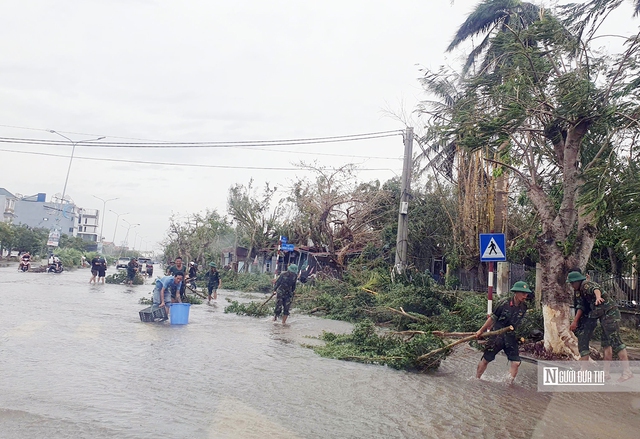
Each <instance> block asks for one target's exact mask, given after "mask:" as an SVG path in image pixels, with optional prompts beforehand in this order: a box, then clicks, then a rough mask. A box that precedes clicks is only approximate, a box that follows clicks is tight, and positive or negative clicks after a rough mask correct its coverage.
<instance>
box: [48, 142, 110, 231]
mask: <svg viewBox="0 0 640 439" xmlns="http://www.w3.org/2000/svg"><path fill="white" fill-rule="evenodd" d="M49 132H50V133H53V134H57V135H58V136H60V137H64V138H65V139H67V140H68V141H69V142H71V144H72V145H73V148H71V158H70V159H69V167H68V168H67V177H66V178H65V179H64V188H63V189H62V198H61V199H60V210H59V211H58V219H59V218H60V216H59V215H60V211H61V210H62V203H63V202H64V196H65V195H66V194H67V183H68V182H69V173H70V172H71V163H73V154H74V153H75V152H76V145H77V144H78V143H84V142H95V141H96V140H102V139H104V138H105V137H104V136H103V137H98V138H97V139H89V140H79V141H77V142H74V141H73V140H71V139H70V138H68V137H67V136H65V135H64V134H60V133H59V132H57V131H55V130H49Z"/></svg>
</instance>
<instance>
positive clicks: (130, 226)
mask: <svg viewBox="0 0 640 439" xmlns="http://www.w3.org/2000/svg"><path fill="white" fill-rule="evenodd" d="M122 221H124V222H125V223H127V224H129V227H127V234H126V235H125V237H124V240H125V241H127V248H128V247H129V230H131V228H132V227H138V226H139V225H140V224H131V223H130V222H129V221H127V220H126V219H124V218H122ZM134 244H135V243H134Z"/></svg>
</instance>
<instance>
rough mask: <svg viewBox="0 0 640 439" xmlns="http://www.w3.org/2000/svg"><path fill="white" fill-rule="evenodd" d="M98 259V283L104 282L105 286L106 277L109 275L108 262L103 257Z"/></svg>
mask: <svg viewBox="0 0 640 439" xmlns="http://www.w3.org/2000/svg"><path fill="white" fill-rule="evenodd" d="M98 259H99V261H98V262H99V263H98V283H100V282H102V283H103V284H104V277H105V276H106V274H107V260H106V259H105V257H104V256H102V255H100V257H99V258H98Z"/></svg>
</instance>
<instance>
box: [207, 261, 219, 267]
mask: <svg viewBox="0 0 640 439" xmlns="http://www.w3.org/2000/svg"><path fill="white" fill-rule="evenodd" d="M209 267H213V268H217V265H216V263H215V262H209Z"/></svg>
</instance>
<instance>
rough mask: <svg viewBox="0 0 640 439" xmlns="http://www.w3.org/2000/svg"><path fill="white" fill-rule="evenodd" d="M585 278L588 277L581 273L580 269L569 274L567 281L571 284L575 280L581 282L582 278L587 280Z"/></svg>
mask: <svg viewBox="0 0 640 439" xmlns="http://www.w3.org/2000/svg"><path fill="white" fill-rule="evenodd" d="M585 279H586V277H585V276H584V274H582V273H580V272H579V271H572V272H571V273H569V275H568V276H567V283H569V284H570V283H573V282H580V281H581V280H585Z"/></svg>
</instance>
